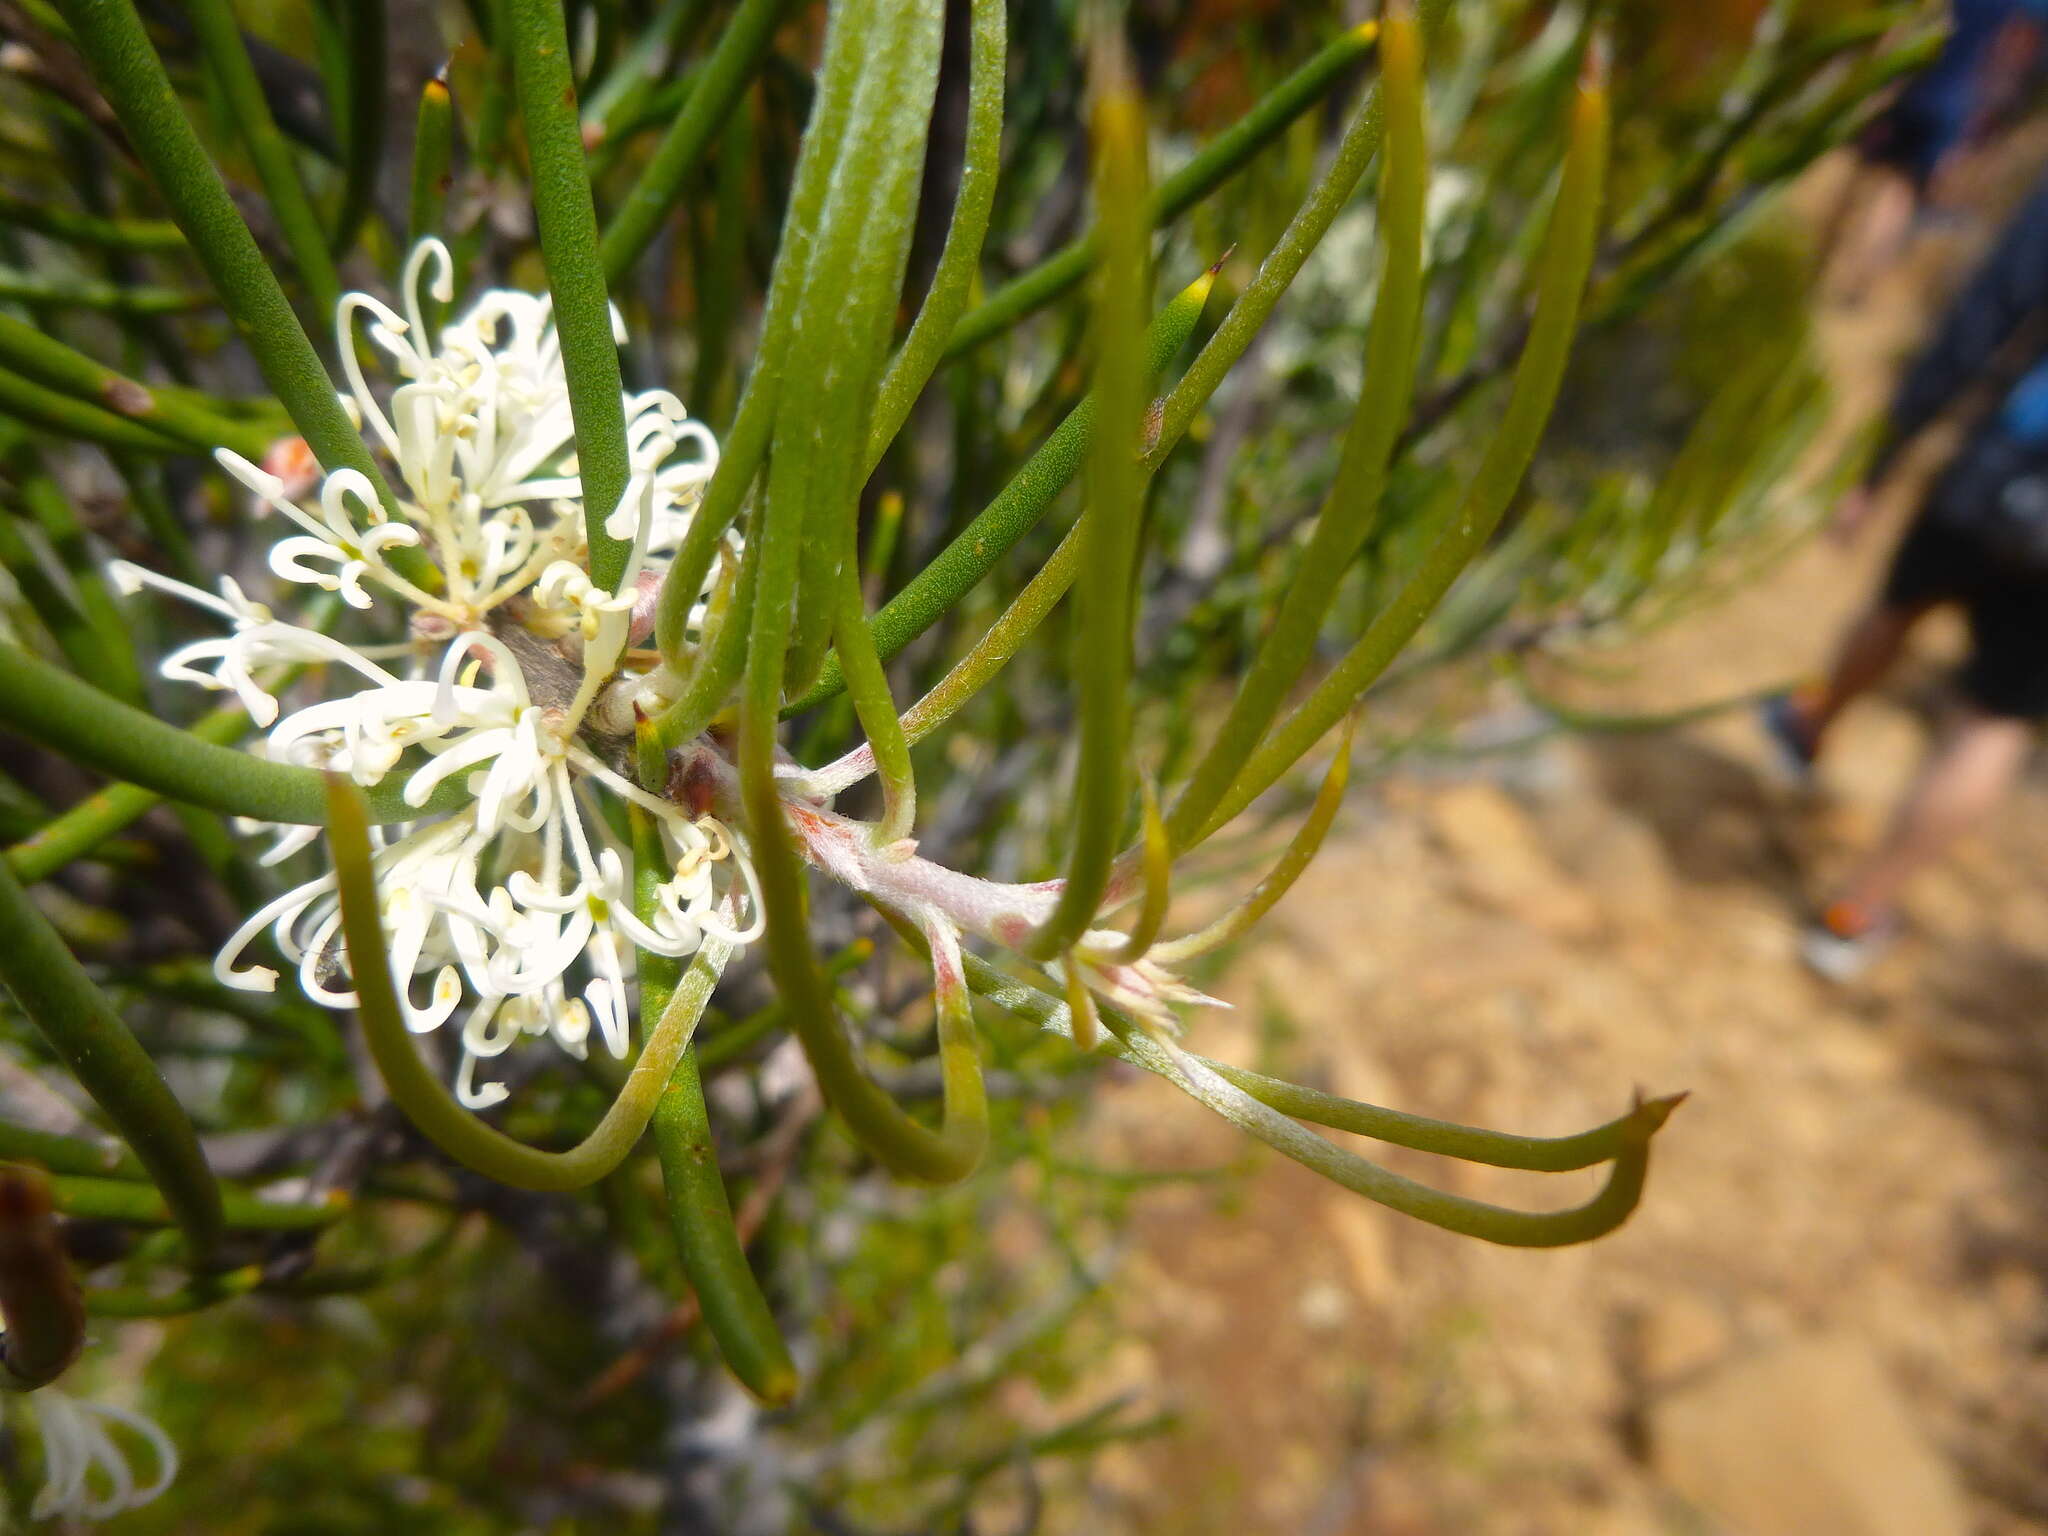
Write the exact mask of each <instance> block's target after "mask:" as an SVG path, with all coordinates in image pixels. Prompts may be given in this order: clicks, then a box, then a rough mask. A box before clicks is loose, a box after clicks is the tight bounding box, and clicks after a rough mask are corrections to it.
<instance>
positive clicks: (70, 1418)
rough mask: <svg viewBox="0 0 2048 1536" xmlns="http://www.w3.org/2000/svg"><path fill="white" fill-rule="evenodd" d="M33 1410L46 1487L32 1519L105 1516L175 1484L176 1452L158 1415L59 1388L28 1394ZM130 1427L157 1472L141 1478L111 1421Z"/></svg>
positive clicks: (33, 1508)
mask: <svg viewBox="0 0 2048 1536" xmlns="http://www.w3.org/2000/svg"><path fill="white" fill-rule="evenodd" d="M24 1395H25V1396H26V1397H27V1399H28V1402H29V1404H30V1406H31V1407H32V1408H33V1409H34V1410H35V1416H36V1422H37V1425H38V1427H39V1428H40V1430H41V1433H42V1441H43V1486H42V1489H41V1491H39V1492H38V1493H37V1494H36V1497H35V1502H34V1503H33V1504H32V1505H31V1506H30V1507H29V1517H30V1518H31V1519H34V1520H49V1519H53V1518H55V1517H58V1516H66V1517H70V1518H74V1519H84V1520H106V1519H109V1518H111V1517H113V1516H115V1515H118V1514H120V1513H122V1512H123V1511H124V1510H130V1509H139V1508H141V1507H142V1506H143V1505H144V1504H147V1503H148V1502H149V1501H150V1500H151V1499H154V1498H155V1497H156V1496H157V1495H158V1494H160V1493H162V1492H163V1491H164V1490H165V1489H166V1488H168V1487H170V1486H171V1481H172V1479H173V1478H175V1477H176V1476H177V1475H178V1451H177V1447H175V1446H174V1445H172V1444H171V1437H170V1436H169V1435H167V1434H165V1433H164V1432H163V1429H162V1427H161V1426H160V1425H158V1424H157V1422H156V1421H155V1420H154V1419H151V1418H148V1417H146V1416H145V1415H143V1414H140V1413H135V1412H132V1411H131V1410H129V1409H126V1408H116V1407H115V1406H114V1405H113V1404H112V1403H92V1402H87V1401H85V1400H84V1399H83V1398H76V1397H67V1396H66V1395H65V1394H64V1393H62V1392H59V1391H58V1390H57V1389H56V1388H55V1387H44V1388H42V1389H41V1390H40V1391H36V1392H30V1393H26V1394H24ZM110 1423H111V1424H118V1425H120V1426H121V1427H122V1428H124V1429H127V1430H130V1431H132V1432H133V1433H134V1434H135V1435H137V1436H139V1437H140V1438H141V1439H142V1440H143V1441H144V1442H145V1443H146V1444H147V1445H148V1447H149V1454H150V1461H151V1462H152V1463H153V1467H154V1474H153V1476H152V1477H151V1478H150V1480H149V1481H148V1482H147V1483H143V1482H141V1481H140V1480H139V1479H138V1478H137V1477H136V1473H135V1468H134V1466H133V1465H131V1463H130V1461H129V1458H128V1454H127V1453H126V1452H125V1451H123V1450H122V1449H121V1447H120V1446H119V1445H118V1444H117V1443H116V1442H115V1440H114V1437H113V1436H112V1435H111V1434H109V1433H108V1432H107V1425H108V1424H110Z"/></svg>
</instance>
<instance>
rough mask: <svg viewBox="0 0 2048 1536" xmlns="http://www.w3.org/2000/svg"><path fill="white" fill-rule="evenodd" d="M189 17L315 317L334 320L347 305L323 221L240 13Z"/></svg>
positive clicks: (194, 6)
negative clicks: (245, 38) (246, 40)
mask: <svg viewBox="0 0 2048 1536" xmlns="http://www.w3.org/2000/svg"><path fill="white" fill-rule="evenodd" d="M185 13H186V15H187V16H189V17H190V18H191V20H192V30H193V31H194V32H195V33H197V34H198V36H199V48H200V51H201V52H202V53H203V54H204V55H205V56H206V63H207V67H208V68H209V69H210V70H211V71H212V73H213V78H214V81H215V82H216V83H217V84H218V85H219V87H220V93H221V99H222V101H223V102H224V103H225V104H226V106H227V111H228V115H229V117H231V118H232V119H233V120H234V124H235V131H236V133H237V134H239V135H240V137H241V140H242V147H243V148H244V149H246V150H248V152H249V158H250V159H251V160H252V161H254V162H255V165H256V175H257V177H258V179H259V180H261V181H262V183H263V195H264V196H265V197H267V198H269V199H270V211H271V213H272V214H273V215H274V216H275V217H276V219H277V228H278V232H279V233H280V234H282V235H283V236H284V243H285V246H286V248H287V249H288V250H289V251H290V252H291V256H292V261H293V263H294V264H295V265H296V266H297V267H298V269H299V281H300V282H302V283H304V284H305V285H306V294H307V297H308V298H309V299H311V301H312V304H313V309H314V311H315V313H317V314H320V315H322V316H326V315H331V314H333V313H334V308H335V306H336V305H337V304H339V303H340V302H341V279H340V277H339V276H338V275H337V274H336V272H335V270H334V258H333V257H332V256H331V255H329V254H328V251H327V237H326V234H325V232H324V231H323V230H322V229H321V227H320V216H319V215H318V214H316V213H315V212H314V211H313V200H312V199H311V198H309V197H308V196H307V195H306V185H305V182H304V181H302V180H301V179H300V177H299V168H298V166H297V164H296V163H295V162H294V161H293V159H292V150H291V146H290V145H289V144H287V143H286V142H285V140H284V135H283V134H281V133H279V132H278V131H277V121H276V119H274V118H273V117H272V116H271V114H270V102H269V100H268V99H267V98H266V97H265V96H264V94H263V82H262V81H260V80H259V79H257V78H256V66H255V65H254V64H252V63H251V62H250V60H249V50H248V48H247V47H246V46H245V45H244V44H243V42H242V29H241V26H240V24H239V23H238V22H237V21H236V20H235V13H234V10H233V8H232V7H231V6H230V5H229V4H228V0H191V3H190V4H188V5H187V6H186V7H185Z"/></svg>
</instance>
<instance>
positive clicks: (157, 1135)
mask: <svg viewBox="0 0 2048 1536" xmlns="http://www.w3.org/2000/svg"><path fill="white" fill-rule="evenodd" d="M0 982H5V983H6V985H7V989H8V990H9V991H10V992H12V993H13V994H14V1000H15V1002H16V1003H17V1004H19V1005H20V1007H21V1011H22V1012H23V1013H25V1014H26V1015H28V1019H29V1022H30V1023H32V1024H33V1025H35V1027H36V1030H37V1032H38V1033H40V1034H41V1035H42V1037H43V1039H44V1041H45V1042H47V1043H48V1045H49V1047H50V1049H51V1050H52V1051H54V1052H56V1054H57V1056H58V1058H59V1059H60V1060H61V1061H62V1062H63V1063H64V1065H65V1066H66V1067H67V1068H69V1069H70V1071H71V1074H72V1075H73V1076H74V1077H76V1078H77V1079H78V1082H79V1086H80V1087H82V1088H84V1089H85V1091H86V1092H87V1093H88V1094H89V1095H91V1097H92V1101H93V1102H94V1103H95V1104H97V1105H98V1106H99V1107H100V1109H101V1111H102V1112H104V1113H105V1115H106V1117H107V1120H108V1123H109V1124H111V1125H112V1126H113V1128H114V1130H115V1132H116V1133H117V1134H118V1135H119V1136H120V1137H121V1139H122V1140H123V1141H125V1142H127V1143H128V1145H129V1146H130V1147H132V1148H134V1150H135V1155H136V1157H137V1158H139V1159H140V1160H141V1162H142V1166H143V1167H144V1168H146V1169H148V1170H149V1176H150V1178H151V1179H152V1180H153V1181H154V1183H155V1185H156V1188H157V1189H158V1190H159V1191H161V1193H162V1198H163V1201H164V1203H165V1205H166V1206H167V1207H168V1208H169V1210H170V1211H171V1213H172V1215H173V1216H174V1218H175V1220H176V1221H177V1223H178V1226H179V1227H180V1228H181V1229H182V1230H183V1231H184V1233H185V1238H186V1241H187V1242H188V1243H189V1244H190V1245H191V1248H192V1252H193V1254H194V1255H195V1256H196V1257H201V1258H203V1257H205V1256H206V1255H208V1254H210V1253H211V1252H212V1250H213V1247H214V1244H215V1242H216V1241H217V1240H218V1239H219V1237H220V1232H221V1221H222V1216H221V1194H220V1186H219V1185H218V1184H216V1183H215V1182H214V1177H213V1171H212V1170H211V1169H210V1168H208V1167H207V1165H206V1154H205V1153H204V1152H202V1151H200V1149H199V1138H198V1136H197V1135H195V1134H194V1133H193V1130H192V1122H191V1120H190V1119H188V1118H187V1117H186V1114H185V1111H184V1108H183V1106H181V1105H180V1104H179V1103H178V1101H177V1099H176V1098H175V1097H174V1096H173V1095H172V1093H171V1090H170V1089H169V1088H168V1087H166V1086H165V1084H164V1080H163V1076H162V1074H160V1073H159V1072H158V1071H157V1069H156V1064H155V1063H154V1062H152V1061H151V1060H150V1059H149V1055H148V1053H147V1052H146V1051H144V1050H143V1049H142V1047H141V1046H140V1045H139V1044H137V1043H136V1040H135V1037H134V1036H133V1035H132V1034H130V1033H129V1032H128V1026H127V1025H126V1024H123V1023H122V1022H121V1016H120V1015H119V1014H117V1013H116V1012H115V1011H114V1008H113V1005H112V1004H111V1003H109V1002H108V1001H107V999H106V996H105V994H104V993H102V992H101V991H100V989H99V988H98V987H96V986H94V985H93V983H92V980H91V978H90V977H88V976H87V975H86V974H85V971H84V969H83V968H82V967H81V966H80V965H79V963H78V961H77V960H75V959H74V958H72V954H71V951H70V950H68V949H66V948H65V947H64V941H63V940H62V939H60V938H58V937H57V931H56V930H55V929H54V928H52V927H51V926H50V923H49V919H47V918H45V917H44V916H43V914H42V913H41V912H39V911H37V910H36V906H35V903H34V902H32V901H30V900H29V896H28V892H27V891H26V890H24V889H23V888H22V885H21V882H20V881H18V880H16V879H15V878H14V872H13V871H12V870H11V869H9V868H8V867H7V866H6V864H5V862H4V861H0ZM126 1187H129V1188H134V1187H138V1186H126Z"/></svg>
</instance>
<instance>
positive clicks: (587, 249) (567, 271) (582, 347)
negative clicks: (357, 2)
mask: <svg viewBox="0 0 2048 1536" xmlns="http://www.w3.org/2000/svg"><path fill="white" fill-rule="evenodd" d="M505 11H506V19H507V20H508V21H509V22H510V23H511V27H510V31H511V36H510V38H509V40H508V41H509V42H510V44H511V47H512V50H513V61H514V80H515V83H516V84H517V87H518V93H519V114H520V117H521V118H522V119H523V120H524V122H525V124H526V146H527V151H528V153H529V154H530V155H531V157H532V160H533V207H534V213H535V215H536V217H537V218H538V220H539V224H540V249H541V258H542V260H543V261H544V262H545V264H546V266H547V273H548V291H549V292H550V293H552V294H553V295H554V300H555V334H556V335H557V336H558V337H559V338H560V339H561V344H562V372H563V374H564V375H565V376H566V377H567V379H568V384H569V409H570V413H571V415H572V416H573V417H574V418H575V422H576V462H577V464H578V466H579V469H580V472H581V474H582V477H583V524H584V529H585V531H586V533H587V534H588V536H589V541H590V578H591V580H592V581H595V582H596V583H597V584H598V585H599V586H601V587H605V588H608V589H612V590H616V589H617V587H618V584H619V580H620V578H621V577H622V576H624V575H625V573H626V558H627V555H628V554H629V552H630V551H629V549H628V547H627V545H626V543H625V542H624V541H623V540H620V539H615V538H613V537H612V536H611V535H610V534H608V533H606V532H605V529H604V525H605V519H606V518H608V517H610V516H611V515H612V513H613V512H614V511H615V510H616V509H617V508H618V505H619V502H620V501H621V500H622V499H623V498H624V496H625V494H626V481H627V476H628V473H629V466H628V464H627V460H626V411H625V397H624V389H623V386H622V384H621V381H620V377H619V347H618V342H617V340H616V339H615V338H614V336H613V332H612V312H611V297H610V294H609V293H608V292H607V290H606V288H605V276H604V270H603V268H602V267H601V266H600V265H599V263H598V257H597V209H596V207H595V206H594V205H593V204H592V202H591V200H590V172H589V168H588V166H587V165H586V164H585V162H584V158H583V131H582V127H581V120H580V119H579V117H578V116H577V112H576V86H575V82H574V81H573V80H572V79H571V78H570V71H569V39H568V35H567V33H566V32H565V31H564V30H563V25H564V24H563V19H562V7H561V3H560V0H508V3H507V5H506V7H505Z"/></svg>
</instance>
